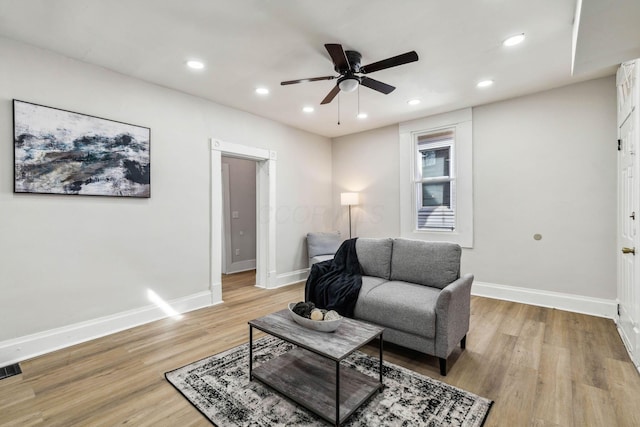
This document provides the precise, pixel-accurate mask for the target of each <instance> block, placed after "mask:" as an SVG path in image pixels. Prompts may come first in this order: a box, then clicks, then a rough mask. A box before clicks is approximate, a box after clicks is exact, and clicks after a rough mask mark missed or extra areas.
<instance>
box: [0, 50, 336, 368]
mask: <svg viewBox="0 0 640 427" xmlns="http://www.w3.org/2000/svg"><path fill="white" fill-rule="evenodd" d="M0 58H2V60H0V141H2V144H0V161H1V162H2V165H1V167H0V293H1V294H2V298H0V324H1V325H2V326H3V327H2V328H0V350H1V347H2V342H3V340H10V339H15V338H18V337H24V336H26V335H28V334H34V333H41V332H44V331H47V330H50V329H53V328H59V327H64V326H67V325H74V324H78V323H79V322H91V321H93V320H95V319H97V318H102V317H103V316H112V315H115V314H117V313H121V312H125V311H128V310H136V309H139V308H141V307H146V306H149V305H150V304H151V303H150V302H149V300H148V298H147V293H146V292H147V289H148V288H149V289H152V290H154V291H155V292H156V293H157V294H158V295H159V296H160V297H162V298H163V299H165V300H169V301H171V300H175V299H179V298H183V297H188V296H189V295H198V294H200V293H203V292H205V293H206V292H207V291H209V281H210V278H209V268H210V266H209V259H210V249H209V239H210V212H209V211H210V188H209V187H210V182H211V180H210V173H211V170H210V169H211V168H210V154H209V153H210V151H209V147H208V143H209V138H211V137H213V138H217V139H220V140H224V141H229V142H234V143H238V144H244V145H248V146H255V147H259V148H265V149H269V150H275V151H277V153H278V175H277V189H276V194H277V214H278V217H277V229H276V247H277V260H276V266H277V272H278V274H286V273H288V272H291V271H296V270H300V269H304V268H306V265H307V259H306V253H305V251H304V250H303V247H304V236H305V235H306V233H307V232H308V231H309V230H312V229H318V228H325V229H326V228H330V227H331V215H330V206H331V202H332V200H331V186H330V180H331V143H330V141H329V140H328V139H327V138H324V137H320V136H317V135H313V134H309V133H306V132H303V131H300V130H296V129H293V128H290V127H287V126H284V125H281V124H279V123H275V122H273V121H270V120H267V119H263V118H260V117H257V116H254V115H251V114H248V113H244V112H241V111H238V110H234V109H231V108H227V107H224V106H221V105H218V104H215V103H212V102H208V101H206V100H203V99H199V98H196V97H192V96H189V95H185V94H182V93H179V92H176V91H173V90H169V89H166V88H162V87H159V86H156V85H153V84H148V83H145V82H142V81H139V80H136V79H133V78H130V77H127V76H123V75H120V74H117V73H114V72H111V71H109V70H106V69H103V68H100V67H96V66H92V65H88V64H85V63H82V62H78V61H75V60H71V59H69V58H65V57H62V56H59V55H56V54H53V53H50V52H47V51H44V50H41V49H37V48H34V47H31V46H28V45H25V44H20V43H16V42H13V41H10V40H8V39H5V38H0ZM185 72H187V71H186V70H185ZM13 98H16V99H20V100H24V101H29V102H34V103H38V104H43V105H46V106H51V107H57V108H62V109H67V110H71V111H76V112H80V113H85V114H90V115H94V116H98V117H104V118H108V119H112V120H118V121H123V122H127V123H133V124H137V125H141V126H146V127H149V128H151V198H150V199H127V198H107V197H81V196H49V195H33V194H14V193H13V160H12V159H13V148H12V143H11V141H12V139H13V136H12V134H13V127H12V110H11V108H12V103H11V100H12V99H13ZM304 159H313V165H311V164H310V163H305V162H304V161H301V160H304ZM218 173H219V172H218ZM213 244H214V245H218V246H219V245H220V242H213ZM5 359H6V357H5Z"/></svg>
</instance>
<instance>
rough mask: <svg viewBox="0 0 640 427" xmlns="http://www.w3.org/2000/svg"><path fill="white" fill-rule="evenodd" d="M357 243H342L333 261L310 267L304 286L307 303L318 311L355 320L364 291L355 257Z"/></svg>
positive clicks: (360, 271) (354, 240)
mask: <svg viewBox="0 0 640 427" xmlns="http://www.w3.org/2000/svg"><path fill="white" fill-rule="evenodd" d="M356 240H357V238H355V239H349V240H345V241H344V242H342V245H340V247H339V248H338V251H337V252H336V254H335V256H334V257H333V259H332V260H328V261H322V262H319V263H316V264H313V265H312V266H311V273H310V274H309V278H307V284H306V286H305V301H311V302H313V303H314V304H315V305H316V307H318V308H325V309H327V310H335V311H337V312H338V313H339V314H340V315H342V316H346V317H353V310H354V308H355V306H356V300H357V299H358V293H360V287H362V270H361V269H360V263H359V262H358V255H357V254H356Z"/></svg>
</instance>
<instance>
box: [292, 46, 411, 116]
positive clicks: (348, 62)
mask: <svg viewBox="0 0 640 427" xmlns="http://www.w3.org/2000/svg"><path fill="white" fill-rule="evenodd" d="M324 47H325V48H326V49H327V52H329V56H331V60H332V61H333V65H334V70H336V72H337V73H339V74H340V75H339V76H324V77H311V78H308V79H299V80H288V81H286V82H282V83H280V84H281V85H283V86H284V85H291V84H295V83H303V82H316V81H319V80H333V79H338V82H337V84H336V85H335V86H334V88H333V89H331V92H329V94H328V95H327V96H326V97H325V98H324V99H323V100H322V102H321V103H320V104H328V103H330V102H331V101H333V98H335V97H336V95H337V94H338V93H339V92H340V91H343V92H353V91H354V90H356V89H357V88H358V86H359V85H362V86H366V87H368V88H369V89H373V90H376V91H378V92H381V93H384V94H385V95H387V94H389V93H391V92H393V90H394V89H395V87H394V86H391V85H388V84H386V83H382V82H381V81H378V80H374V79H372V78H371V77H367V76H360V75H358V74H369V73H373V72H374V71H380V70H384V69H387V68H391V67H397V66H398V65H403V64H408V63H409V62H415V61H417V60H418V54H417V53H416V52H415V51H413V50H412V51H411V52H407V53H403V54H402V55H398V56H394V57H391V58H387V59H383V60H382V61H378V62H374V63H372V64H369V65H365V66H361V65H360V60H361V59H362V55H360V52H356V51H355V50H344V49H343V48H342V45H339V44H335V43H333V44H325V45H324Z"/></svg>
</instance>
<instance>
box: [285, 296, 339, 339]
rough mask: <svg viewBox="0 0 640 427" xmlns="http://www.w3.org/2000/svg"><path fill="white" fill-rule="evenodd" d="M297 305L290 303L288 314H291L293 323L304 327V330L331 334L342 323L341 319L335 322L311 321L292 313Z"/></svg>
mask: <svg viewBox="0 0 640 427" xmlns="http://www.w3.org/2000/svg"><path fill="white" fill-rule="evenodd" d="M296 304H297V303H295V302H290V303H289V313H290V314H291V318H292V319H293V321H294V322H296V323H297V324H298V325H300V326H304V327H305V328H309V329H313V330H314V331H318V332H333V331H335V330H336V329H338V326H340V323H342V317H341V318H339V319H336V320H311V319H307V318H306V317H303V316H300V315H298V314H296V313H294V312H293V307H295V305H296Z"/></svg>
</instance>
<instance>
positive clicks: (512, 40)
mask: <svg viewBox="0 0 640 427" xmlns="http://www.w3.org/2000/svg"><path fill="white" fill-rule="evenodd" d="M523 41H524V33H521V34H516V35H515V36H511V37H509V38H508V39H506V40H505V41H503V42H502V44H503V45H504V46H515V45H517V44H520V43H522V42H523Z"/></svg>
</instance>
